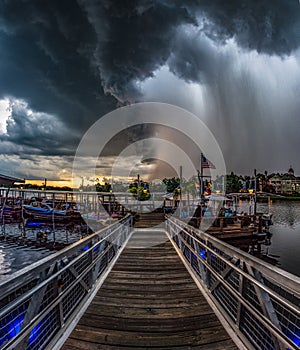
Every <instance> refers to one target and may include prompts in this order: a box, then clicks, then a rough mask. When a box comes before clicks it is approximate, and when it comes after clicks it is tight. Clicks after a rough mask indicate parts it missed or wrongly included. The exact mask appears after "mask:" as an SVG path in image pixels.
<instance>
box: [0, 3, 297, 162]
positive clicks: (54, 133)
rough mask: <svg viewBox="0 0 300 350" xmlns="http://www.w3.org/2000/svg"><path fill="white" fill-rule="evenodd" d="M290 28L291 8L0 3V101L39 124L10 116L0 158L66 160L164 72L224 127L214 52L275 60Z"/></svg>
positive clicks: (290, 38)
mask: <svg viewBox="0 0 300 350" xmlns="http://www.w3.org/2000/svg"><path fill="white" fill-rule="evenodd" d="M299 25H300V6H299V2H298V1H297V0H274V1H269V0H260V1H253V0H230V1H224V0H222V1H221V0H215V1H211V0H201V1H200V0H199V1H197V0H185V1H178V0H174V1H171V0H169V1H167V0H161V1H159V0H141V1H138V0H123V1H122V0H119V1H110V0H98V1H92V0H78V1H77V2H76V1H75V0H51V1H41V0H30V1H29V0H10V1H1V2H0V50H1V60H0V98H2V97H11V98H12V99H21V100H24V101H26V103H28V108H30V109H32V110H33V111H34V113H35V115H36V116H37V114H36V113H42V114H43V116H44V120H39V121H37V120H35V119H32V118H31V117H30V116H28V114H27V112H26V111H25V110H23V111H20V110H19V111H16V110H14V111H13V114H12V115H11V118H10V120H9V123H8V125H7V135H5V136H2V138H1V150H2V152H8V153H9V152H11V153H21V152H22V150H26V151H28V150H31V151H32V150H33V149H35V152H37V154H62V155H65V154H69V153H70V152H72V151H73V150H74V149H75V148H76V145H77V143H78V141H79V140H80V138H81V136H82V134H83V133H84V132H85V131H86V130H87V128H88V127H89V126H90V125H91V124H92V123H93V122H94V121H95V120H97V119H98V118H99V117H101V116H102V115H104V114H106V113H107V112H109V111H111V110H113V109H115V108H116V106H117V105H118V103H121V104H122V103H126V102H127V101H130V102H134V101H137V100H139V101H142V100H143V96H142V95H141V91H140V83H141V81H143V80H145V79H146V78H149V77H152V76H153V75H154V72H155V71H157V70H158V69H159V68H160V67H161V66H164V65H168V66H169V69H170V70H171V71H172V72H173V73H174V74H176V75H177V76H178V77H179V78H180V79H184V80H186V81H188V82H191V81H192V82H197V83H206V84H210V85H213V86H214V88H213V89H212V95H213V94H215V95H217V100H218V102H219V103H220V106H219V108H220V110H223V111H226V113H224V114H223V117H224V119H226V118H227V116H228V115H230V114H232V113H231V110H230V107H228V105H227V104H228V98H227V97H226V90H227V85H226V84H227V81H228V80H230V77H229V78H228V76H227V75H226V72H227V71H226V67H228V66H230V65H231V62H232V61H231V59H232V57H231V56H230V55H227V56H226V55H224V54H220V52H219V51H218V50H217V49H216V47H218V48H222V47H223V46H224V45H225V44H226V43H228V40H229V39H231V40H233V41H235V42H236V43H237V45H238V46H239V47H240V48H242V51H248V50H256V51H257V52H259V53H265V54H267V55H278V56H280V57H284V56H287V55H289V54H290V53H291V52H293V51H294V50H296V49H297V48H298V47H299V45H300V27H299ZM220 57H221V58H220ZM231 68H232V67H231ZM220 72H221V77H224V76H225V79H224V81H223V80H222V81H221V83H220V82H219V81H218V80H219V78H220ZM216 84H219V85H218V86H216ZM169 89H171V90H172V89H176V87H172V86H170V87H169ZM218 89H219V91H216V90H218ZM220 89H224V90H222V91H221V90H220ZM244 90H245V91H246V90H247V89H244ZM244 90H243V91H244ZM250 90H251V87H250ZM247 96H248V95H246V97H245V99H247ZM255 98H256V97H255ZM245 99H244V100H245ZM248 100H249V101H250V100H251V96H250V98H249V99H248ZM241 104H243V103H241ZM250 105H253V104H248V105H246V104H245V106H246V107H247V108H248V107H249V106H250ZM241 109H242V107H241ZM258 110H259V108H258ZM40 115H41V114H40ZM247 115H249V114H247ZM228 118H229V117H228ZM37 119H38V118H37ZM50 125H52V126H51V127H50ZM66 135H67V137H66ZM42 139H44V140H45V142H41V140H42ZM33 140H36V141H34V142H33ZM28 152H29V151H28ZM31 153H32V152H31Z"/></svg>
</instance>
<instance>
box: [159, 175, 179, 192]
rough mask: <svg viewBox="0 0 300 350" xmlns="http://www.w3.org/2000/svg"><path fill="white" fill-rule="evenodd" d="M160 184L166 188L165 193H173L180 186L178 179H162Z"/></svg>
mask: <svg viewBox="0 0 300 350" xmlns="http://www.w3.org/2000/svg"><path fill="white" fill-rule="evenodd" d="M162 182H163V183H164V184H165V185H166V187H167V192H169V193H173V192H174V191H175V190H176V189H177V188H178V187H179V186H180V179H179V178H178V177H177V178H175V177H172V178H171V179H167V178H164V179H163V180H162Z"/></svg>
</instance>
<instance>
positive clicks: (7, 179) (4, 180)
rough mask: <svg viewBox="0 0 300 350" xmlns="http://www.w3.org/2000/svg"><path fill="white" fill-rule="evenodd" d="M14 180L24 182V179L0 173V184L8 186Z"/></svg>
mask: <svg viewBox="0 0 300 350" xmlns="http://www.w3.org/2000/svg"><path fill="white" fill-rule="evenodd" d="M15 182H18V183H22V184H24V183H25V180H23V179H18V178H17V177H12V176H7V175H2V174H0V186H9V187H11V186H12V185H13V184H14V183H15Z"/></svg>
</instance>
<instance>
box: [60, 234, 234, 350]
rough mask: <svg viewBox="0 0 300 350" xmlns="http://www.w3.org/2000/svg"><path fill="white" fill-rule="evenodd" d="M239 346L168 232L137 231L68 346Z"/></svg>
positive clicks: (111, 347)
mask: <svg viewBox="0 0 300 350" xmlns="http://www.w3.org/2000/svg"><path fill="white" fill-rule="evenodd" d="M122 348H124V349H125V348H127V349H150V348H157V349H164V348H165V349H173V348H174V349H237V347H236V345H235V344H234V342H233V341H232V340H231V338H230V336H229V335H228V334H227V332H226V330H225V329H224V328H223V326H222V325H221V323H220V321H219V320H218V318H217V317H216V315H215V314H214V312H213V310H212V309H211V307H210V306H209V304H208V303H207V301H206V299H205V298H204V296H203V295H202V294H201V292H200V291H199V289H198V287H197V286H196V284H195V283H194V281H193V279H192V278H191V276H190V275H189V273H188V271H187V270H186V268H185V266H184V265H183V263H182V261H181V259H180V257H179V256H178V254H177V253H176V251H175V249H174V248H173V246H172V244H171V242H170V241H169V240H168V238H167V236H166V234H165V233H164V232H163V231H158V230H152V231H151V229H148V230H146V229H145V230H137V231H135V232H134V234H133V236H132V238H131V239H130V240H129V242H128V244H127V246H126V247H125V249H124V251H123V252H122V254H121V256H120V258H119V259H118V261H117V262H116V264H115V265H114V267H113V269H112V271H111V272H110V274H109V275H108V277H107V279H106V280H105V282H104V284H103V286H102V287H101V288H100V290H99V291H98V293H97V295H96V297H95V298H94V300H93V301H92V303H91V304H90V306H89V307H88V308H87V310H86V312H85V314H84V315H83V317H82V318H81V320H80V321H79V323H78V325H77V326H76V328H75V329H74V330H73V332H72V334H71V335H70V337H69V338H68V340H67V341H66V342H65V344H64V345H63V347H62V349H63V350H71V349H72V350H75V349H122Z"/></svg>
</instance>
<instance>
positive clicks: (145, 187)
mask: <svg viewBox="0 0 300 350" xmlns="http://www.w3.org/2000/svg"><path fill="white" fill-rule="evenodd" d="M143 193H145V194H146V193H148V188H147V186H146V185H144V188H143Z"/></svg>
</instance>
